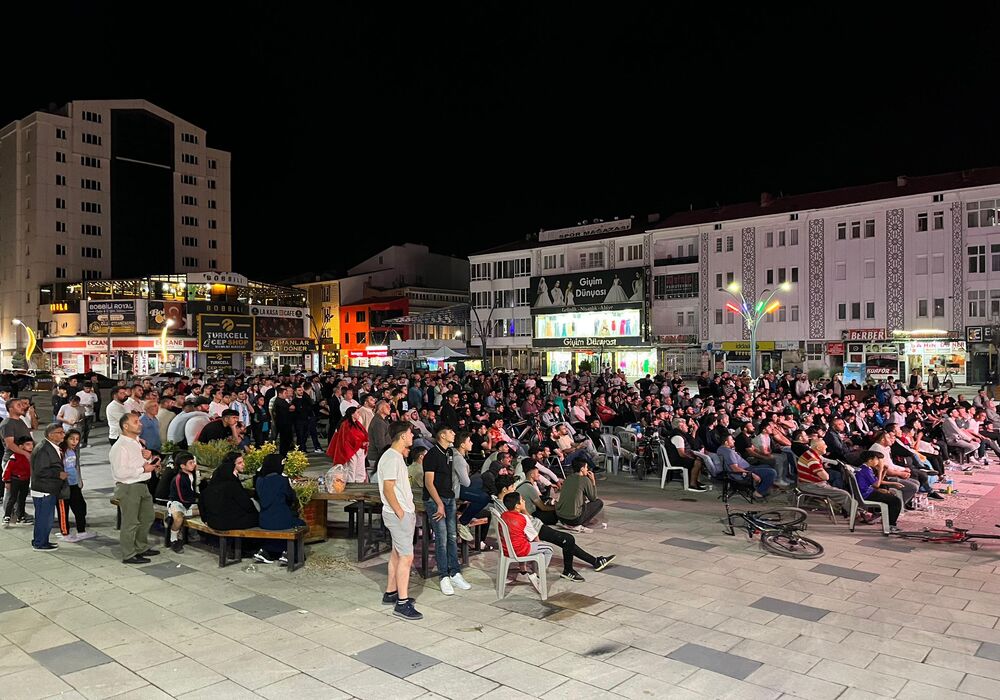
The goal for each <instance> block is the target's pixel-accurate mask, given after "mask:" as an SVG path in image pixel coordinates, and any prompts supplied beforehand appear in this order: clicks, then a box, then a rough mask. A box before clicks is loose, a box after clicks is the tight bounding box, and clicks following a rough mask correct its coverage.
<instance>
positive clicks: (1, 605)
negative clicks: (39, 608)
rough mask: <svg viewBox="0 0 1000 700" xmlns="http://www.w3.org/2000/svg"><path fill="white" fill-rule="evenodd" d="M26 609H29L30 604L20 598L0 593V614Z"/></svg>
mask: <svg viewBox="0 0 1000 700" xmlns="http://www.w3.org/2000/svg"><path fill="white" fill-rule="evenodd" d="M26 607H28V604H27V603H25V602H24V601H23V600H21V599H20V598H15V597H14V596H12V595H11V594H10V593H3V592H0V613H5V612H7V611H9V610H20V609H21V608H26Z"/></svg>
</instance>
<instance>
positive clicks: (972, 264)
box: [969, 245, 986, 275]
mask: <svg viewBox="0 0 1000 700" xmlns="http://www.w3.org/2000/svg"><path fill="white" fill-rule="evenodd" d="M981 272H986V246H984V245H970V246H969V274H970V275H975V274H978V273H981Z"/></svg>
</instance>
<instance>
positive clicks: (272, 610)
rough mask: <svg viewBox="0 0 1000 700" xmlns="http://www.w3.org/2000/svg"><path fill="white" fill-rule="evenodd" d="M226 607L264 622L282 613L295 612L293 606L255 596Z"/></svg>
mask: <svg viewBox="0 0 1000 700" xmlns="http://www.w3.org/2000/svg"><path fill="white" fill-rule="evenodd" d="M226 605H228V606H229V607H231V608H233V609H234V610H239V611H240V612H245V613H246V614H247V615H253V616H254V617H256V618H257V619H258V620H266V619H267V618H269V617H274V616H275V615H281V614H282V613H286V612H291V611H292V610H297V608H296V607H295V606H294V605H289V604H288V603H286V602H284V601H281V600H278V599H277V598H272V597H271V596H268V595H255V596H252V597H250V598H244V599H243V600H237V601H234V602H232V603H226Z"/></svg>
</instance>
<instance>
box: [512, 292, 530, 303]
mask: <svg viewBox="0 0 1000 700" xmlns="http://www.w3.org/2000/svg"><path fill="white" fill-rule="evenodd" d="M530 295H531V290H530V289H515V290H514V305H515V306H531V298H530Z"/></svg>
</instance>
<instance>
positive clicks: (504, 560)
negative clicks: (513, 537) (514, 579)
mask: <svg viewBox="0 0 1000 700" xmlns="http://www.w3.org/2000/svg"><path fill="white" fill-rule="evenodd" d="M495 520H496V522H497V530H498V532H499V535H500V538H501V546H499V547H497V553H498V554H499V555H500V566H499V568H498V569H497V600H500V599H501V598H503V595H504V590H505V589H506V588H507V569H509V568H510V565H511V564H514V563H521V562H531V561H533V562H535V567H536V568H537V569H538V580H539V583H540V584H541V585H540V588H541V589H542V590H541V596H542V600H546V599H547V598H548V597H549V586H548V582H547V581H546V578H545V555H544V554H542V553H540V552H539V553H538V554H529V555H528V556H526V557H519V556H517V555H515V554H514V545H512V544H511V542H510V531H509V530H508V529H507V523H505V522H504V521H503V518H495ZM505 551H506V552H510V554H504V552H505Z"/></svg>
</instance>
